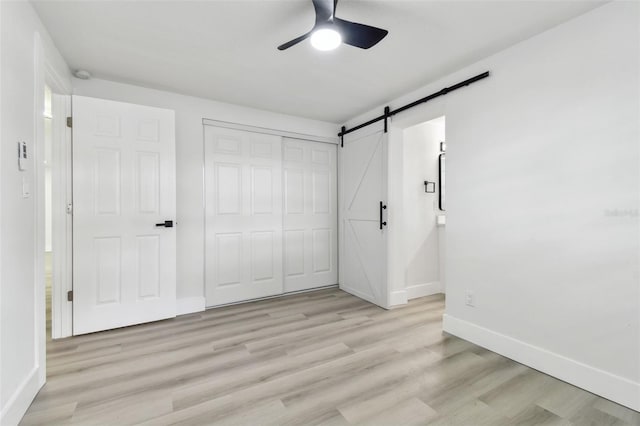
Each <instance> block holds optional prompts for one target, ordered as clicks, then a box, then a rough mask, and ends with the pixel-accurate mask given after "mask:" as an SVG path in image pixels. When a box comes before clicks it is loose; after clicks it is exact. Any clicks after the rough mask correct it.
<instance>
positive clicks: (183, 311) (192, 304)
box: [176, 296, 206, 315]
mask: <svg viewBox="0 0 640 426" xmlns="http://www.w3.org/2000/svg"><path fill="white" fill-rule="evenodd" d="M205 305H206V303H205V298H204V297H202V296H195V297H183V298H180V299H176V315H187V314H192V313H194V312H202V311H204V309H205Z"/></svg>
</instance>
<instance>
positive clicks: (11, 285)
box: [0, 1, 70, 425]
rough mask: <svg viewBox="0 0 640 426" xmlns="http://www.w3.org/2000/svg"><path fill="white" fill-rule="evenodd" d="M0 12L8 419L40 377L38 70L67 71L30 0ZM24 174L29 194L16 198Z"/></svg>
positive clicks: (0, 332)
mask: <svg viewBox="0 0 640 426" xmlns="http://www.w3.org/2000/svg"><path fill="white" fill-rule="evenodd" d="M0 15H1V22H0V27H1V31H2V32H1V34H2V35H1V58H0V69H1V82H0V84H1V90H0V92H1V94H0V104H1V117H2V118H1V120H2V128H1V140H2V144H1V148H0V177H1V179H0V216H1V217H2V221H1V223H0V235H1V238H0V410H1V413H0V423H2V424H3V425H4V424H8V425H10V424H14V423H17V422H18V421H19V420H20V418H21V416H22V414H23V413H24V411H25V410H26V409H27V407H28V405H29V403H30V402H31V399H32V398H33V397H34V396H35V394H36V392H37V390H38V389H39V387H40V386H41V385H42V384H43V383H44V378H45V365H44V330H45V319H44V282H43V281H42V271H39V269H38V268H39V267H41V266H43V265H41V263H40V262H38V261H37V259H36V252H37V251H38V250H39V249H40V248H42V251H44V238H42V241H36V239H35V238H36V234H35V228H36V218H39V219H38V220H40V219H42V224H43V223H44V222H43V219H44V217H43V215H36V198H35V197H36V195H38V194H36V193H35V189H36V188H35V178H36V164H35V162H34V155H33V154H34V151H35V148H36V142H37V138H38V137H41V136H42V126H43V119H42V110H43V106H44V103H43V99H44V91H43V90H44V76H45V70H48V71H49V72H52V73H56V74H57V76H58V77H59V78H60V79H61V80H63V81H65V80H66V81H67V83H69V85H70V82H69V79H70V73H69V70H68V68H67V66H66V64H65V62H64V60H63V59H62V57H61V56H60V55H59V54H58V52H57V50H56V48H55V46H54V45H53V43H52V41H51V40H50V38H49V36H48V34H47V32H46V30H45V29H44V27H43V26H42V24H41V23H40V21H39V19H38V17H37V15H36V14H35V12H34V10H33V8H32V7H31V5H30V4H29V3H27V2H26V1H16V2H4V1H3V2H0ZM34 106H38V108H39V111H38V112H37V113H36V111H35V109H34ZM20 140H24V141H26V142H27V144H28V147H29V152H30V154H31V158H30V161H29V165H28V170H27V171H25V172H20V171H18V167H17V142H18V141H20ZM40 143H41V141H40ZM41 170H42V168H41ZM23 178H24V179H26V182H27V183H28V184H29V185H30V187H31V193H32V195H31V197H29V198H23V197H22V182H23ZM40 195H43V194H40ZM42 254H44V253H42Z"/></svg>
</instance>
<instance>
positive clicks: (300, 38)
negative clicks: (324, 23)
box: [278, 31, 311, 50]
mask: <svg viewBox="0 0 640 426" xmlns="http://www.w3.org/2000/svg"><path fill="white" fill-rule="evenodd" d="M310 35H311V31H309V32H308V33H306V34H303V35H301V36H300V37H297V38H294V39H293V40H291V41H288V42H286V43H284V44H281V45H280V46H278V50H286V49H288V48H290V47H291V46H295V45H296V44H298V43H300V42H301V41H303V40H305V39H307V38H309V36H310Z"/></svg>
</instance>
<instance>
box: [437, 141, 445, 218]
mask: <svg viewBox="0 0 640 426" xmlns="http://www.w3.org/2000/svg"><path fill="white" fill-rule="evenodd" d="M445 156H446V155H445V154H444V153H443V154H440V155H439V156H438V176H439V177H440V178H439V179H438V185H439V188H438V208H439V209H440V210H441V211H445V207H444V200H445V198H444V195H445V194H444V191H445V188H444V182H445V180H444V179H445V174H444V173H445V171H444V162H445Z"/></svg>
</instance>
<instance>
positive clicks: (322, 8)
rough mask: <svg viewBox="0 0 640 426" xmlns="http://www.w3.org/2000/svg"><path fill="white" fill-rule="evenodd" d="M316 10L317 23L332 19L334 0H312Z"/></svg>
mask: <svg viewBox="0 0 640 426" xmlns="http://www.w3.org/2000/svg"><path fill="white" fill-rule="evenodd" d="M311 2H312V3H313V8H314V9H315V10H316V25H318V24H324V23H326V22H327V21H329V20H331V18H332V17H333V11H334V6H335V4H334V0H311Z"/></svg>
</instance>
